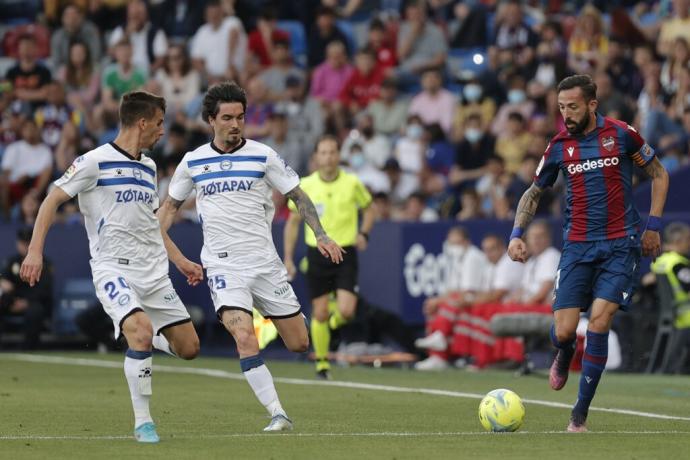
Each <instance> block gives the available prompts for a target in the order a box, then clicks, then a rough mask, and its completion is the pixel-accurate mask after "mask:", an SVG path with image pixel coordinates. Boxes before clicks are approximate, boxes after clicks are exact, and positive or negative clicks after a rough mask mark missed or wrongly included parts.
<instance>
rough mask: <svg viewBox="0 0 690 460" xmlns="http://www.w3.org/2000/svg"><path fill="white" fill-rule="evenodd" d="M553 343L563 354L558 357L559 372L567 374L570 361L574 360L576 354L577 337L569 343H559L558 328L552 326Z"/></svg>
mask: <svg viewBox="0 0 690 460" xmlns="http://www.w3.org/2000/svg"><path fill="white" fill-rule="evenodd" d="M551 343H552V344H553V346H554V347H556V348H558V349H559V350H560V351H561V353H560V354H559V356H558V358H559V359H558V363H557V365H558V370H559V371H560V372H562V373H565V372H566V371H567V370H568V368H569V367H570V361H571V360H572V359H573V355H574V354H575V337H573V338H572V339H570V340H569V341H567V342H559V341H558V338H556V327H555V326H554V325H552V326H551Z"/></svg>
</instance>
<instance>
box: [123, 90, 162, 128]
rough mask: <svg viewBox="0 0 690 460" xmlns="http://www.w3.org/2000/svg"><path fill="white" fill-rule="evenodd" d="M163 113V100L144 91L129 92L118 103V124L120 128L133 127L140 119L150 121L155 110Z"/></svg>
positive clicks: (154, 114)
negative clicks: (120, 124)
mask: <svg viewBox="0 0 690 460" xmlns="http://www.w3.org/2000/svg"><path fill="white" fill-rule="evenodd" d="M157 109H161V110H162V111H163V113H165V99H163V98H162V97H160V96H156V95H155V94H151V93H148V92H146V91H130V92H129V93H126V94H125V95H124V96H122V100H121V101H120V123H122V126H124V127H127V126H133V125H134V124H135V123H136V122H137V120H139V119H140V118H146V119H147V120H150V119H152V118H153V117H154V116H156V110H157Z"/></svg>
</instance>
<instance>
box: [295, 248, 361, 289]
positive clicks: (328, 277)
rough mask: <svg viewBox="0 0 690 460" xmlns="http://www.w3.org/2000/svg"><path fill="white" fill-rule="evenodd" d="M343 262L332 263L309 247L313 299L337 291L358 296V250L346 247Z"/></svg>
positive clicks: (308, 275) (308, 271)
mask: <svg viewBox="0 0 690 460" xmlns="http://www.w3.org/2000/svg"><path fill="white" fill-rule="evenodd" d="M343 249H344V250H345V251H346V253H345V254H344V255H343V261H342V262H340V263H339V264H335V263H333V262H331V259H328V258H326V257H324V256H322V255H321V253H320V252H319V250H318V249H316V248H313V247H311V246H308V247H307V261H308V262H309V268H308V270H307V284H308V285H309V295H310V297H311V299H315V298H317V297H321V296H322V295H325V294H328V293H329V292H332V291H335V290H337V289H344V290H346V291H350V292H352V293H353V294H357V291H358V286H357V272H358V269H357V248H356V247H354V246H346V247H344V248H343Z"/></svg>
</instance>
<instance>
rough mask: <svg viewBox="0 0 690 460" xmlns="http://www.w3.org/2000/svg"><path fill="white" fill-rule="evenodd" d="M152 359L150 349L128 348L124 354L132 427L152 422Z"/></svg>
mask: <svg viewBox="0 0 690 460" xmlns="http://www.w3.org/2000/svg"><path fill="white" fill-rule="evenodd" d="M151 375H152V359H151V352H150V351H135V350H131V349H128V350H127V353H126V355H125V377H126V378H127V384H128V385H129V393H130V396H131V397H132V408H133V409H134V427H135V428H137V427H139V426H141V425H142V424H143V423H146V422H153V419H152V418H151V413H150V412H149V400H150V399H151Z"/></svg>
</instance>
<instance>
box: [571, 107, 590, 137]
mask: <svg viewBox="0 0 690 460" xmlns="http://www.w3.org/2000/svg"><path fill="white" fill-rule="evenodd" d="M589 117H590V114H589V112H587V116H586V117H584V118H583V119H582V121H580V122H579V123H577V124H576V125H575V127H574V128H572V129H571V128H568V125H566V126H565V129H567V130H568V133H569V134H570V135H571V136H579V135H580V134H582V133H584V132H585V129H587V125H588V124H589Z"/></svg>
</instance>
